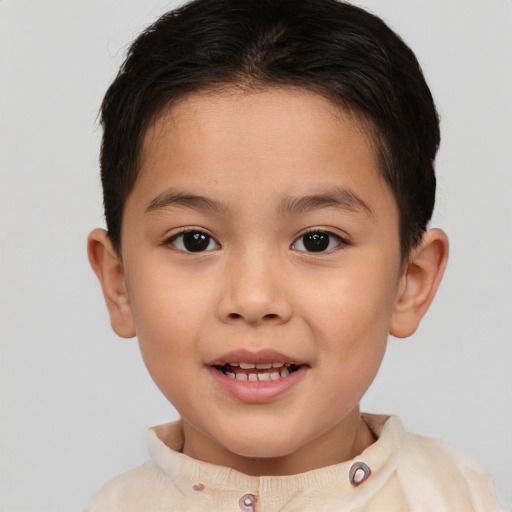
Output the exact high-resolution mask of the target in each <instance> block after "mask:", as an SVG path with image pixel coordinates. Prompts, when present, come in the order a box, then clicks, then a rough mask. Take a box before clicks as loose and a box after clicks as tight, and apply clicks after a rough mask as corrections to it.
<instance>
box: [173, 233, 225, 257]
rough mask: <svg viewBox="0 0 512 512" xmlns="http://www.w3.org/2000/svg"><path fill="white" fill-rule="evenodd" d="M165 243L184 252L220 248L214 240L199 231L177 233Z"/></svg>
mask: <svg viewBox="0 0 512 512" xmlns="http://www.w3.org/2000/svg"><path fill="white" fill-rule="evenodd" d="M166 243H167V244H171V245H173V246H174V247H175V248H176V249H178V250H180V251H184V252H205V251H213V250H214V249H219V247H220V245H219V244H218V243H217V241H216V240H215V239H214V238H212V237H211V236H210V235H208V234H206V233H204V232H203V231H199V230H190V231H184V232H181V233H178V234H176V235H173V236H172V237H171V238H169V239H168V240H167V241H166Z"/></svg>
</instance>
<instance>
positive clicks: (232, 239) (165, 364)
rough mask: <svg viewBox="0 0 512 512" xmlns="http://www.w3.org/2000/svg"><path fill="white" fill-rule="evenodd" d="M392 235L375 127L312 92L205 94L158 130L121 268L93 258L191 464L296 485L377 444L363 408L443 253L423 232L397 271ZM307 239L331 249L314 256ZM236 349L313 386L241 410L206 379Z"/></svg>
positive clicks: (439, 238)
mask: <svg viewBox="0 0 512 512" xmlns="http://www.w3.org/2000/svg"><path fill="white" fill-rule="evenodd" d="M184 195H186V196H187V199H186V200H185V199H183V197H184ZM191 196H194V197H196V196H201V197H202V198H205V199H206V200H207V201H206V202H205V201H203V200H197V199H191ZM311 196H315V198H314V200H312V199H311ZM305 197H309V199H308V200H304V199H303V198H305ZM177 198H178V199H177ZM301 198H302V200H301ZM398 223H399V214H398V209H397V205H396V202H395V199H394V197H393V194H392V193H391V191H390V189H389V188H388V186H387V185H386V183H385V182H384V180H383V179H382V177H381V175H380V173H379V169H378V164H377V159H376V155H375V152H374V150H373V147H372V144H371V141H370V140H369V139H368V136H367V135H366V133H365V130H364V125H363V124H362V123H360V122H358V120H357V118H355V117H354V116H351V115H348V114H347V113H345V112H343V111H340V110H339V109H338V108H337V107H335V106H334V105H332V104H331V103H330V102H329V101H327V100H326V99H324V98H322V97H320V96H318V95H316V94H313V93H310V92H307V91H303V90H298V89H267V90H264V91H259V92H250V93H247V92H244V93H243V92H240V91H237V90H234V89H231V90H221V91H214V92H211V91H210V92H207V93H195V94H192V95H190V96H188V97H186V98H185V99H183V100H182V101H180V102H179V103H178V104H176V105H175V106H174V107H173V108H172V110H170V111H168V112H165V113H163V114H162V115H161V116H160V117H159V118H158V119H156V120H155V122H154V123H153V124H152V125H151V127H150V128H149V129H148V130H147V132H146V134H145V137H144V143H143V151H142V158H141V167H140V175H139V176H138V179H137V181H136V184H135V187H134V189H133V191H132V192H131V194H130V195H129V197H128V199H127V201H126V205H125V210H124V217H123V226H122V254H121V255H117V254H116V253H115V251H114V250H113V249H112V246H111V244H110V241H109V239H108V236H107V235H106V233H105V232H104V231H103V230H95V231H93V232H92V233H91V235H90V237H89V257H90V261H91V264H92V266H93V268H94V270H95V271H96V273H97V275H98V277H99V279H100V282H101V284H102V287H103V292H104V295H105V299H106V302H107V306H108V307H109V311H110V316H111V322H112V326H113V328H114V330H115V331H116V332H117V333H118V334H119V335H120V336H123V337H131V336H135V335H137V337H138V340H139V344H140V348H141V352H142V356H143V358H144V361H145V364H146V366H147V368H148V370H149V373H150V374H151V376H152V378H153V379H154V381H155V383H156V384H157V386H158V387H159V388H160V390H161V391H162V392H163V394H164V395H165V396H166V397H167V398H168V400H169V401H170V402H171V403H172V404H173V405H174V406H175V407H176V409H177V410H178V412H179V413H180V415H181V417H182V419H183V425H184V430H185V445H184V447H183V452H184V453H185V454H187V455H190V456H192V457H194V458H197V459H200V460H203V461H206V462H211V463H214V464H218V465H224V466H229V467H232V468H235V469H237V470H239V471H242V472H244V473H247V474H253V475H264V474H265V475H285V474H294V473H300V472H303V471H308V470H311V469H315V468H318V467H323V466H327V465H330V464H335V463H338V462H343V461H346V460H348V459H350V458H352V457H354V456H356V455H357V454H359V453H361V452H362V451H363V450H364V449H365V448H366V447H368V446H369V445H371V444H372V442H374V438H373V435H372V434H371V432H370V431H369V430H368V428H367V427H366V425H365V423H364V422H363V421H362V420H361V419H360V415H359V405H358V404H359V401H360V399H361V397H362V396H363V394H364V393H365V391H366V390H367V388H368V386H369V385H370V384H371V382H372V381H373V379H374V377H375V375H376V373H377V371H378V369H379V366H380V364H381V362H382V358H383V356H384V352H385V348H386V343H387V338H388V334H389V333H391V334H394V335H395V336H400V337H404V336H408V335H410V334H412V333H413V332H414V330H415V329H416V328H417V326H418V323H419V321H420V319H421V317H422V316H423V314H424V313H425V312H426V310H427V309H428V306H429V305H430V302H431V301H432V299H433V297H434V294H435V292H436V290H437V287H438V285H439V282H440V280H441V276H442V273H443V271H444V267H445V264H446V258H447V253H448V242H447V239H446V236H445V235H444V233H443V232H441V231H439V230H429V231H428V232H427V233H426V234H425V236H424V239H423V243H422V244H421V245H420V246H419V247H418V248H416V249H415V250H414V251H413V252H412V253H411V255H410V257H409V259H408V261H407V262H406V265H402V264H401V254H400V243H399V230H398ZM184 229H185V230H186V229H193V230H195V231H200V232H202V233H204V234H205V235H207V236H208V237H211V238H207V239H206V240H207V242H208V243H207V250H204V251H200V252H187V251H186V250H185V249H186V247H185V246H184V245H183V237H182V236H181V235H180V233H181V232H182V231H183V230H184ZM311 230H313V231H315V232H317V233H323V234H324V236H327V237H328V240H329V245H328V247H327V250H325V251H322V252H311V251H308V250H307V247H306V246H305V241H307V237H306V238H304V234H305V232H307V231H311ZM236 350H245V351H247V352H249V353H251V354H252V353H257V352H259V351H261V350H276V351H278V352H280V353H282V354H285V355H286V356H287V357H289V358H291V360H295V361H300V362H301V363H303V366H302V372H301V374H300V376H299V378H296V379H295V381H294V384H293V385H292V386H291V387H290V388H289V389H286V391H285V392H284V393H281V394H279V396H277V397H276V398H273V399H271V400H269V401H264V402H260V401H258V400H257V399H255V400H240V399H239V398H236V397H234V396H233V395H232V394H230V393H228V392H226V391H225V390H224V389H222V387H221V386H219V385H218V381H217V380H216V378H214V377H213V376H212V375H214V374H212V368H211V366H209V365H208V363H211V362H212V361H215V360H221V359H222V358H223V356H224V355H225V354H226V353H228V352H231V351H236ZM214 371H216V370H214ZM292 375H293V374H292Z"/></svg>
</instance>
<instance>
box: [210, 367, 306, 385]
mask: <svg viewBox="0 0 512 512" xmlns="http://www.w3.org/2000/svg"><path fill="white" fill-rule="evenodd" d="M301 366H304V365H301V364H296V363H282V362H266V363H243V362H239V363H236V362H231V363H224V364H219V365H214V368H215V369H216V370H218V371H219V372H221V373H223V374H224V375H225V376H226V377H228V378H230V379H233V380H239V381H250V382H258V381H263V382H269V381H278V380H281V379H285V378H286V377H288V376H289V375H291V374H292V373H294V372H296V371H297V370H299V369H300V367H301Z"/></svg>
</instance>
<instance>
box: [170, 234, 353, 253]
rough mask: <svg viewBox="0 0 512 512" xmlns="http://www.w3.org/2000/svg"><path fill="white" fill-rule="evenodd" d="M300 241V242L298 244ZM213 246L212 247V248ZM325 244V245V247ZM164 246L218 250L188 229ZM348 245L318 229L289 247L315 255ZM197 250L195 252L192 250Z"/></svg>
mask: <svg viewBox="0 0 512 512" xmlns="http://www.w3.org/2000/svg"><path fill="white" fill-rule="evenodd" d="M187 234H190V235H193V237H191V238H190V239H189V240H186V239H185V237H186V235H187ZM308 235H311V236H314V235H316V237H314V238H313V239H312V240H310V242H312V243H313V244H314V245H316V246H310V249H312V250H308V248H307V247H306V244H305V243H304V238H305V237H307V236H308ZM301 240H302V242H300V241H301ZM333 240H334V242H335V243H336V245H334V247H331V245H332V243H333ZM187 242H188V243H189V244H190V242H192V243H197V245H196V247H194V248H192V247H190V245H189V247H187V246H186V244H187ZM299 243H302V247H304V248H303V249H302V248H298V247H297V245H298V244H299ZM212 244H213V247H212ZM325 244H327V245H325ZM164 245H172V246H174V248H175V249H176V250H178V251H182V252H185V253H194V252H197V253H202V252H210V251H213V250H216V249H220V247H221V246H220V244H219V243H218V242H217V240H215V238H213V237H212V236H211V235H209V234H208V233H206V232H205V231H203V230H202V229H196V228H189V229H185V230H183V231H180V232H179V233H176V234H174V235H172V236H171V237H169V238H167V239H166V240H165V241H164ZM347 245H350V244H349V243H348V242H347V240H345V239H344V238H342V237H341V236H339V235H336V234H335V233H332V232H331V231H328V230H325V229H320V228H312V229H310V230H308V231H306V232H305V233H302V234H301V235H300V236H299V237H297V238H296V239H295V240H294V242H293V243H292V245H291V249H293V250H295V251H298V252H308V253H312V254H317V253H326V252H332V251H335V250H336V249H338V248H339V247H340V246H347ZM194 249H197V250H194ZM314 249H320V250H314Z"/></svg>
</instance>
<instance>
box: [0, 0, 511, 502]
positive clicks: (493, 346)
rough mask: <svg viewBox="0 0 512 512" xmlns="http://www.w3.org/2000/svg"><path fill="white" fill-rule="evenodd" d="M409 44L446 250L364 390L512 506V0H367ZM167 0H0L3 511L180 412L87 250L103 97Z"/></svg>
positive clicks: (39, 496) (76, 478)
mask: <svg viewBox="0 0 512 512" xmlns="http://www.w3.org/2000/svg"><path fill="white" fill-rule="evenodd" d="M359 4H360V5H363V6H366V7H368V8H370V9H371V10H372V11H373V12H375V13H377V14H379V15H381V16H382V17H383V18H384V19H385V20H386V21H388V22H389V23H390V25H391V26H392V27H393V28H394V29H395V30H397V31H398V32H399V33H400V34H401V35H402V36H403V38H404V39H405V40H406V41H407V42H408V44H409V45H410V46H411V47H412V48H413V50H414V51H415V52H416V54H417V56H418V58H419V60H420V62H421V64H422V66H423V68H424V71H425V74H426V77H427V80H428V82H429V84H430V85H431V89H432V91H433V94H434V97H435V99H436V101H437V104H438V108H439V111H440V113H441V116H442V132H443V143H442V148H441V151H440V155H439V160H438V166H437V168H438V177H439V193H438V203H437V207H436V213H435V218H434V221H433V223H432V225H433V226H438V227H441V228H443V229H445V230H446V231H447V232H448V234H449V236H450V239H451V259H450V263H449V266H448V270H447V273H446V276H445V280H444V283H443V284H442V286H441V289H440V291H439V294H438V297H437V299H436V301H435V302H434V305H433V307H432V308H431V310H430V312H429V313H428V314H427V316H426V318H425V320H424V322H423V324H422V326H421V327H420V329H419V331H418V332H417V333H416V334H415V335H414V336H413V337H412V338H410V339H409V340H395V339H391V340H390V344H389V349H388V353H387V355H386V358H385V361H384V364H383V366H382V368H381V372H380V374H379V376H378V377H377V379H376V381H375V382H374V384H373V385H372V387H371V389H370V391H369V392H368V394H367V396H366V397H365V399H364V402H363V409H364V410H367V411H371V412H386V413H398V414H400V415H401V417H402V419H403V422H404V424H405V426H406V428H407V429H408V430H412V431H416V432H419V433H422V434H425V435H430V436H436V437H442V438H444V439H446V440H448V441H449V442H450V443H452V444H453V445H455V446H456V447H458V448H460V449H463V450H465V451H467V452H470V453H472V454H473V455H474V456H476V457H477V458H478V459H479V460H480V461H481V462H482V463H483V464H484V465H485V467H486V468H487V469H488V470H489V471H490V473H491V475H492V476H493V478H494V479H495V482H496V485H497V489H498V493H499V496H500V499H501V502H502V504H503V506H504V507H505V508H506V509H507V510H512V484H511V482H512V442H511V440H510V432H511V427H512V404H511V398H512V372H511V371H510V366H511V365H510V362H511V356H512V348H511V347H512V334H511V333H512V291H511V290H512V268H511V260H512V236H511V227H510V225H511V221H512V206H511V201H510V191H511V190H512V157H511V155H512V152H511V147H512V144H511V143H512V137H511V136H512V128H511V119H512V101H511V92H512V52H511V49H512V2H511V1H510V0H489V1H485V2H482V1H481V0H429V1H428V2H427V1H425V0H386V1H384V0H380V1H379V0H364V1H361V2H360V3H359ZM175 5H176V2H170V1H163V0H160V1H159V0H144V1H138V0H107V1H105V0H101V1H100V0H89V1H87V2H74V1H69V0H0V172H1V181H0V233H1V242H0V243H1V246H0V248H1V253H0V257H1V261H0V311H1V313H0V315H1V317H0V336H1V348H0V379H1V380H0V399H1V412H0V422H1V432H0V433H1V440H0V443H1V444H0V510H1V511H2V512H64V511H66V512H69V511H71V510H80V509H81V508H82V507H83V506H84V505H85V504H86V502H87V501H88V499H89V498H90V497H91V495H92V494H93V492H94V491H95V490H97V489H98V487H100V486H101V485H102V484H103V483H104V482H105V481H106V480H107V479H109V478H111V477H113V476H114V475H116V474H118V473H120V472H122V471H125V470H127V469H129V468H131V467H133V466H135V465H138V464H140V463H142V462H143V461H145V460H146V458H147V453H146V444H145V442H146V428H147V427H148V426H150V425H154V424H157V423H161V422H165V421H169V420H171V419H174V418H175V417H176V413H175V411H174V410H173V408H172V407H171V406H170V405H169V404H168V403H166V401H165V399H164V398H163V397H162V396H161V395H160V393H159V391H158V390H157V389H156V387H155V386H154V385H153V383H152V381H151V379H150V378H149V376H148V375H147V373H146V370H145V368H144V367H143V364H142V362H141V359H140V356H139V354H138V347H137V343H136V341H126V340H119V339H117V338H116V337H115V335H114V334H113V333H112V332H111V330H110V327H109V323H108V319H107V313H106V308H105V307H104V304H103V299H102V296H101V293H100V288H99V285H98V284H97V282H96V278H95V277H94V275H93V273H92V271H91V270H90V268H89V265H88V262H87V257H86V244H85V241H86V236H87V233H88V232H89V231H90V230H91V229H92V228H94V227H96V226H101V225H102V224H103V220H102V210H101V193H100V184H99V178H98V165H97V155H98V148H99V142H100V135H101V132H100V129H99V127H98V125H97V119H96V116H97V111H98V107H99V104H100V101H101V98H102V95H103V94H104V92H105V90H106V87H107V85H108V84H109V83H110V81H111V80H112V79H113V77H114V75H115V73H116V70H117V68H118V66H119V64H120V62H121V59H122V56H123V53H124V50H125V48H126V45H127V44H128V43H129V41H131V40H132V39H133V37H134V36H135V35H136V34H138V33H139V32H140V30H141V29H142V28H143V27H144V26H146V25H147V24H148V23H149V22H151V21H153V20H154V19H155V18H156V17H157V16H158V15H159V14H161V13H163V12H164V11H165V10H167V9H169V8H171V7H173V6H175Z"/></svg>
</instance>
